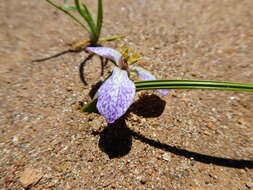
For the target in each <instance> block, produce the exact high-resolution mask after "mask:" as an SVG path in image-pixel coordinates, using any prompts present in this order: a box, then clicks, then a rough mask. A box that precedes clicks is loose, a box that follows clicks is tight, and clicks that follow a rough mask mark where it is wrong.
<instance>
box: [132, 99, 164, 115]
mask: <svg viewBox="0 0 253 190" xmlns="http://www.w3.org/2000/svg"><path fill="white" fill-rule="evenodd" d="M165 105H166V102H165V101H164V100H162V99H161V98H160V97H159V96H157V95H155V94H150V95H147V94H145V95H143V96H141V97H140V99H139V100H138V101H136V102H135V103H133V104H132V106H131V107H130V109H129V111H130V112H133V113H135V114H136V115H138V116H142V117H146V118H147V117H159V116H160V115H161V114H162V113H163V111H164V108H165Z"/></svg>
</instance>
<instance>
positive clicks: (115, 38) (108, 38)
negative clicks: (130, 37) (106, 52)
mask: <svg viewBox="0 0 253 190" xmlns="http://www.w3.org/2000/svg"><path fill="white" fill-rule="evenodd" d="M122 38H125V36H123V35H119V36H112V37H107V38H102V39H100V40H99V43H102V42H110V41H114V40H120V39H122Z"/></svg>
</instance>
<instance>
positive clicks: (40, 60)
mask: <svg viewBox="0 0 253 190" xmlns="http://www.w3.org/2000/svg"><path fill="white" fill-rule="evenodd" d="M83 50H84V49H78V50H73V49H69V50H65V51H62V52H60V53H57V54H55V55H52V56H50V57H46V58H42V59H35V60H32V62H43V61H47V60H50V59H53V58H56V57H59V56H61V55H64V54H67V53H80V52H81V51H83Z"/></svg>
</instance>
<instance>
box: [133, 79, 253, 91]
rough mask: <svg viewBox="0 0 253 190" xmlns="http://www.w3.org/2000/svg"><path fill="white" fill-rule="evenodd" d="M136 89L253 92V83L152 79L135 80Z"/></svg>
mask: <svg viewBox="0 0 253 190" xmlns="http://www.w3.org/2000/svg"><path fill="white" fill-rule="evenodd" d="M135 85H136V90H138V91H139V90H153V89H200V90H201V89H202V90H228V91H245V92H246V91H247V92H253V84H243V83H232V82H221V81H205V80H152V81H138V82H135Z"/></svg>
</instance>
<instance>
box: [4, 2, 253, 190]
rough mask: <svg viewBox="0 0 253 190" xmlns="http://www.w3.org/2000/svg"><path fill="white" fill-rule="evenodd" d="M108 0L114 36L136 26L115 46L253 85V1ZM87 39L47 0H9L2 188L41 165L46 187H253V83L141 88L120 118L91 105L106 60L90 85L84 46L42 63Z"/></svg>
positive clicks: (157, 69) (161, 65) (16, 184)
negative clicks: (233, 87)
mask: <svg viewBox="0 0 253 190" xmlns="http://www.w3.org/2000/svg"><path fill="white" fill-rule="evenodd" d="M87 3H88V5H89V6H90V7H92V9H93V10H95V8H96V1H92V0H87ZM104 3H105V20H104V28H103V34H102V36H104V37H106V36H111V35H119V34H123V35H127V37H126V39H124V40H123V41H121V42H115V43H114V42H113V43H110V44H108V45H109V46H112V47H119V46H120V45H122V44H123V43H128V44H129V46H130V47H131V48H133V49H135V50H136V51H140V52H142V53H143V54H144V58H143V59H144V60H145V61H146V62H147V64H146V65H145V68H147V69H149V70H150V71H152V72H153V73H154V74H155V75H156V76H157V77H158V78H168V79H206V80H225V81H237V82H245V83H253V19H252V18H253V11H252V10H253V1H252V0H241V1H238V0H219V1H218V0H155V1H151V0H117V1H115V0H105V1H104ZM84 39H87V34H86V33H85V31H83V30H82V28H80V27H79V26H78V25H76V24H75V23H73V22H72V21H71V20H70V19H69V18H68V17H66V16H65V15H63V14H62V13H60V12H58V11H56V10H55V9H54V8H52V7H50V6H49V5H48V4H47V3H46V2H45V1H42V0H41V1H38V0H36V1H35V0H19V1H17V0H8V1H7V0H5V1H4V0H2V1H0V93H1V98H0V108H1V110H0V189H13V190H14V189H15V190H19V189H23V187H22V186H24V185H25V184H24V178H26V177H29V175H33V178H32V177H31V176H30V177H31V178H30V179H28V182H27V183H28V184H29V183H34V184H31V185H30V186H29V187H28V188H30V189H34V190H38V189H59V190H62V189H66V190H67V189H77V190H78V189H157V190H162V189H169V190H177V189H180V190H181V189H182V190H184V189H185V190H186V189H187V190H247V189H253V94H252V93H238V92H219V91H212V92H211V91H189V90H181V91H180V90H177V91H174V90H172V91H171V93H170V95H169V96H167V97H163V96H160V95H159V94H157V93H156V92H152V91H148V92H140V93H138V94H137V96H136V101H135V103H134V105H133V106H132V107H131V108H130V110H129V113H128V114H127V115H126V117H124V118H122V119H121V120H120V121H119V122H117V123H116V124H115V125H113V126H108V125H107V123H106V121H105V119H104V118H103V117H102V116H100V115H98V114H96V113H92V114H88V113H81V112H80V111H79V107H80V104H83V103H86V102H88V101H89V100H90V97H89V95H88V94H89V91H90V90H91V88H92V85H93V84H95V83H96V82H98V81H99V80H100V79H102V78H103V77H102V78H101V77H100V75H99V72H98V71H99V70H100V65H99V63H98V61H96V60H93V63H92V64H91V63H90V64H89V65H88V66H87V67H86V72H85V73H86V78H87V81H88V82H89V85H88V86H85V85H84V84H83V83H82V82H81V80H80V78H79V71H78V70H79V69H78V68H79V64H80V62H81V61H82V60H83V59H84V58H85V57H86V56H87V55H86V54H85V53H84V52H81V53H79V54H66V55H64V56H61V57H58V58H55V59H51V60H49V61H45V62H42V63H32V62H31V60H33V59H38V58H43V57H47V56H50V55H53V54H56V53H58V52H61V51H63V50H66V49H68V48H69V46H68V44H70V43H73V42H76V41H79V40H84ZM110 70H111V68H110V66H109V67H107V68H106V71H107V72H109V71H110ZM25 169H27V170H29V171H33V172H36V174H34V173H33V172H32V173H33V174H28V173H27V172H24V171H25ZM27 175H28V176H27ZM29 180H30V181H29ZM33 180H34V181H33ZM35 183H37V184H35Z"/></svg>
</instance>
